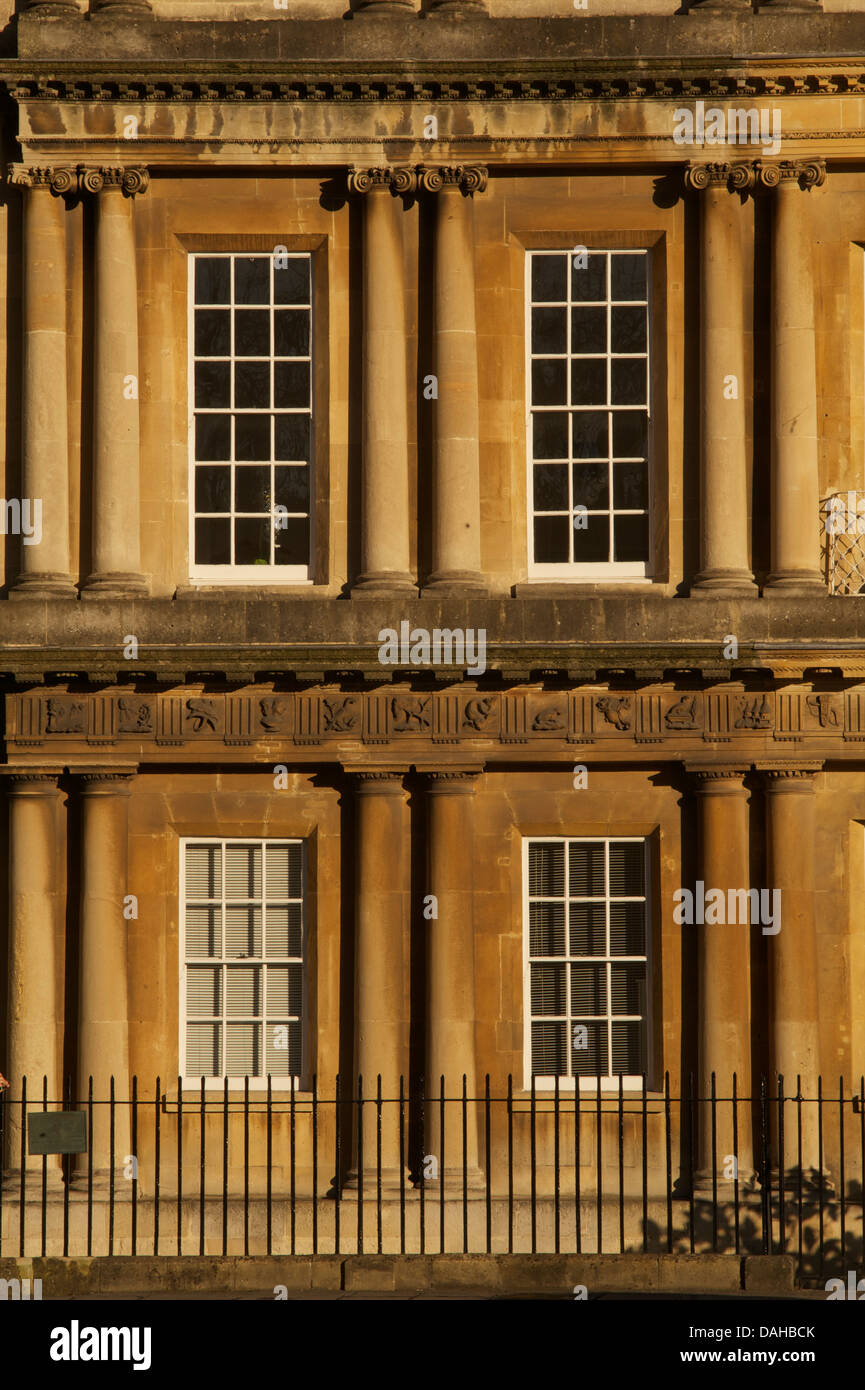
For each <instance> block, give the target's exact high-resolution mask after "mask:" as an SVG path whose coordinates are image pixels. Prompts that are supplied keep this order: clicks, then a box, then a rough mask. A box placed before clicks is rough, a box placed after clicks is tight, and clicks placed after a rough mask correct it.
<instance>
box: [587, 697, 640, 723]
mask: <svg viewBox="0 0 865 1390" xmlns="http://www.w3.org/2000/svg"><path fill="white" fill-rule="evenodd" d="M595 709H596V710H598V711H599V712H600V713H601V714H602V715H603V716H604V719H605V720H606V722H607V723H608V724H612V725H613V727H614V728H615V729H620V730H621V731H622V732H624V731H625V730H626V729H630V727H631V720H630V717H629V716H630V709H631V701H630V699H629V698H628V696H627V695H619V696H616V695H602V696H601V697H600V699H598V700H596V701H595Z"/></svg>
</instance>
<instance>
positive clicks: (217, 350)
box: [195, 309, 231, 357]
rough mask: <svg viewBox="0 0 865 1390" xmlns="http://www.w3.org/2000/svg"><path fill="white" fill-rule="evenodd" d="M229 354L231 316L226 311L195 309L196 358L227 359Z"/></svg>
mask: <svg viewBox="0 0 865 1390" xmlns="http://www.w3.org/2000/svg"><path fill="white" fill-rule="evenodd" d="M230 352H231V314H230V313H229V311H228V310H227V309H196V311H195V355H196V357H228V355H229V353H230Z"/></svg>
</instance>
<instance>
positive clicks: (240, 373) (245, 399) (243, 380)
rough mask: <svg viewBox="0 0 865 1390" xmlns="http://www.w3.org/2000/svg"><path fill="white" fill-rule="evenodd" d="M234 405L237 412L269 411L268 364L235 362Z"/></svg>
mask: <svg viewBox="0 0 865 1390" xmlns="http://www.w3.org/2000/svg"><path fill="white" fill-rule="evenodd" d="M234 404H235V405H236V406H237V408H238V410H267V409H269V407H270V363H269V362H235V364H234Z"/></svg>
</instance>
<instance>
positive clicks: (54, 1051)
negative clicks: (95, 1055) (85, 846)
mask: <svg viewBox="0 0 865 1390" xmlns="http://www.w3.org/2000/svg"><path fill="white" fill-rule="evenodd" d="M59 773H60V769H59V768H53V769H49V768H41V769H40V768H33V769H32V770H29V771H26V772H24V771H18V772H10V773H7V774H6V786H7V790H8V793H9V977H8V987H9V994H8V1013H7V1029H8V1037H7V1050H6V1058H5V1061H4V1071H5V1073H6V1077H7V1080H8V1081H9V1083H10V1086H11V1095H12V1096H13V1097H14V1098H15V1100H17V1099H18V1098H19V1097H20V1095H21V1081H22V1077H26V1078H27V1099H28V1113H32V1111H33V1110H34V1109H41V1101H42V1086H43V1078H45V1079H46V1080H47V1098H48V1101H49V1109H57V1108H59V1106H58V1105H57V1102H58V1100H60V1099H61V1098H62V1097H61V1075H62V1060H63V1058H62V1053H63V987H62V980H63V968H64V953H63V944H62V943H63V936H62V932H63V922H62V916H61V910H62V879H61V874H60V865H59V856H58V846H59V845H62V844H63V837H62V836H61V835H59V834H58V831H59V824H58V822H59V806H60V800H61V797H60V793H59V792H58V789H57V779H58V776H59ZM20 1117H21V1112H20V1109H19V1108H18V1107H17V1105H12V1106H10V1124H9V1127H8V1129H7V1135H6V1144H7V1147H6V1153H5V1155H4V1163H5V1166H6V1168H7V1169H8V1170H13V1171H18V1170H19V1169H20V1166H21V1157H20V1155H21V1125H20ZM25 1150H26V1139H25ZM48 1164H49V1169H56V1170H57V1171H58V1172H59V1165H58V1164H57V1162H56V1160H55V1159H53V1158H49V1160H48ZM25 1166H26V1168H27V1169H28V1170H31V1169H34V1170H35V1169H38V1171H39V1172H40V1173H41V1169H42V1159H41V1157H33V1158H31V1157H29V1156H27V1155H26V1153H25Z"/></svg>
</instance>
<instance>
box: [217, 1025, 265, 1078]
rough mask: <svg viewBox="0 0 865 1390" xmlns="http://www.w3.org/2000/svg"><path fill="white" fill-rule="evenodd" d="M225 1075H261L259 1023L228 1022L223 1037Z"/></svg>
mask: <svg viewBox="0 0 865 1390" xmlns="http://www.w3.org/2000/svg"><path fill="white" fill-rule="evenodd" d="M225 1051H226V1057H225V1072H226V1075H227V1076H260V1075H261V1024H260V1023H229V1025H228V1027H227V1029H226V1037H225Z"/></svg>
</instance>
